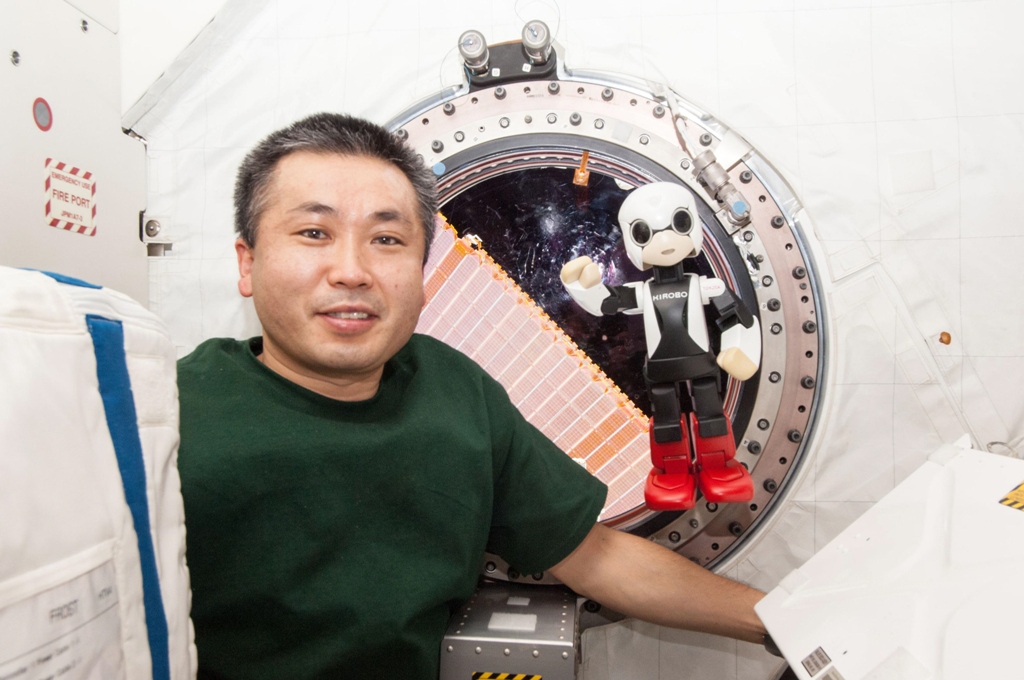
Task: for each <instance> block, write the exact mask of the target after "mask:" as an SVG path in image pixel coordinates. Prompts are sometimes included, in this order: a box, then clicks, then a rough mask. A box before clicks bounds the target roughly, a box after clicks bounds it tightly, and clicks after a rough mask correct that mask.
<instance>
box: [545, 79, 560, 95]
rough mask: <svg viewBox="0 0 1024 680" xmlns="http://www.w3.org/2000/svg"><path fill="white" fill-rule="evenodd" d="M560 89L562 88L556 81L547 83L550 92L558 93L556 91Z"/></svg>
mask: <svg viewBox="0 0 1024 680" xmlns="http://www.w3.org/2000/svg"><path fill="white" fill-rule="evenodd" d="M561 89H562V87H561V85H559V84H558V83H556V82H554V81H551V82H550V83H548V92H550V93H551V94H558V91H559V90H561Z"/></svg>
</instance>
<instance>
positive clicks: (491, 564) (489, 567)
mask: <svg viewBox="0 0 1024 680" xmlns="http://www.w3.org/2000/svg"><path fill="white" fill-rule="evenodd" d="M497 568H498V565H497V564H495V563H494V562H488V563H487V564H485V565H484V571H486V572H487V573H488V574H490V573H491V572H493V571H494V570H495V569H497Z"/></svg>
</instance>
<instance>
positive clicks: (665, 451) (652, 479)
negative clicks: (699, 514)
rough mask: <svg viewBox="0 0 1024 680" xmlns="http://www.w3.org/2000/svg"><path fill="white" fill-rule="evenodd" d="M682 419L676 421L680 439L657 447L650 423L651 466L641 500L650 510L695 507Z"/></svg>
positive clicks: (693, 485)
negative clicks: (679, 430) (678, 425)
mask: <svg viewBox="0 0 1024 680" xmlns="http://www.w3.org/2000/svg"><path fill="white" fill-rule="evenodd" d="M685 418H686V415H685V414H683V417H682V418H680V420H679V423H680V425H682V431H683V438H682V440H681V441H677V442H666V443H661V444H659V443H658V442H656V441H654V420H653V419H651V426H650V428H651V429H650V440H651V464H652V465H653V466H654V469H653V470H651V471H650V473H649V474H648V475H647V483H646V484H645V485H644V500H645V501H646V502H647V507H648V508H650V509H651V510H689V509H690V508H692V507H693V506H694V505H695V504H696V503H697V483H696V479H695V478H694V476H693V464H692V463H691V462H690V455H691V454H690V437H689V433H688V432H687V429H688V428H687V427H686V420H685Z"/></svg>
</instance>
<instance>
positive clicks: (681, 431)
mask: <svg viewBox="0 0 1024 680" xmlns="http://www.w3.org/2000/svg"><path fill="white" fill-rule="evenodd" d="M619 228H620V229H621V230H622V238H623V242H624V243H625V246H626V254H627V256H628V257H629V260H630V262H632V263H633V264H634V265H636V267H637V268H639V269H641V270H647V269H653V272H654V278H653V279H648V280H647V281H642V282H634V283H627V284H626V285H623V286H606V285H604V284H602V282H601V269H600V267H599V266H598V265H597V264H596V263H594V262H593V261H591V259H590V258H589V257H587V256H583V257H578V258H576V259H574V260H572V261H571V262H568V263H567V264H565V265H564V266H563V267H562V271H561V278H562V283H563V285H564V286H565V288H566V290H567V291H568V292H569V295H570V296H571V297H572V299H573V300H574V301H576V303H577V304H579V305H580V306H581V307H583V309H585V310H586V311H588V312H590V313H591V314H594V315H595V316H602V315H605V314H615V313H618V312H622V313H623V314H643V315H644V334H645V336H646V340H647V360H646V363H645V364H644V378H645V380H646V382H647V389H648V392H649V394H650V397H651V403H652V405H653V407H654V415H653V417H652V419H651V425H650V440H651V462H652V464H653V466H654V467H653V469H652V470H651V472H650V474H649V475H648V477H647V482H646V485H645V487H644V496H645V499H646V502H647V506H648V507H649V508H651V509H652V510H685V509H688V508H692V507H693V506H694V504H695V503H696V491H697V487H699V488H700V491H701V492H702V493H703V494H704V498H705V499H707V500H708V501H711V502H716V503H721V502H725V503H729V502H739V501H749V500H751V499H752V498H753V496H754V486H753V481H752V480H751V478H750V474H749V473H748V472H747V470H746V469H745V468H744V467H743V466H742V465H740V464H739V463H738V462H737V461H736V460H734V458H735V455H736V442H735V439H734V438H733V432H732V423H730V422H729V419H728V418H727V417H726V416H725V415H724V413H723V410H722V400H721V397H720V396H719V392H718V389H719V381H720V379H721V373H720V370H719V369H720V368H721V369H722V370H724V371H725V372H726V373H728V374H729V375H731V376H732V377H734V378H736V379H737V380H746V379H748V378H750V377H751V376H752V375H754V373H756V372H757V369H758V366H759V364H760V359H761V328H760V325H759V324H758V321H757V318H756V317H755V316H754V315H753V314H751V312H750V310H748V309H747V308H746V306H745V305H744V304H743V302H742V301H740V300H739V299H738V298H737V297H736V295H734V294H733V292H732V291H731V290H729V288H728V287H726V285H725V283H724V282H722V281H721V280H719V279H713V278H708V277H706V276H698V275H697V274H689V273H686V272H684V271H683V260H685V259H686V258H688V257H697V256H698V255H699V254H700V252H701V244H702V241H703V238H702V230H701V227H700V222H699V219H698V216H697V207H696V202H695V200H694V198H693V195H692V194H691V193H690V192H689V191H688V190H687V189H686V188H685V187H683V186H680V185H678V184H672V183H669V182H656V183H653V184H647V185H644V186H642V187H639V188H638V189H635V190H633V191H632V192H631V193H630V194H629V195H628V196H627V197H626V200H625V201H623V203H622V207H621V208H620V209H619ZM709 304H710V305H713V306H714V308H715V311H716V313H717V319H716V320H715V323H716V324H717V326H718V328H719V330H721V351H720V352H719V353H718V356H717V357H716V356H715V355H714V354H712V353H711V343H710V339H709V337H708V329H707V323H706V321H705V317H704V307H705V305H709ZM684 388H685V389H688V393H689V399H688V400H686V401H688V402H689V404H690V405H691V407H692V410H688V411H689V412H683V410H682V408H681V405H680V390H681V389H684ZM691 443H692V445H691Z"/></svg>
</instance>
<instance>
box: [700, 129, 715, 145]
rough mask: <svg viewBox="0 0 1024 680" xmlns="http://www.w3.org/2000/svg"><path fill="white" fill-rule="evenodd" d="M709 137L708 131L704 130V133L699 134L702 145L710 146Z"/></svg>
mask: <svg viewBox="0 0 1024 680" xmlns="http://www.w3.org/2000/svg"><path fill="white" fill-rule="evenodd" d="M711 139H712V137H711V135H710V133H707V132H705V133H704V134H702V135H701V136H700V143H701V145H702V146H710V145H711Z"/></svg>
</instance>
